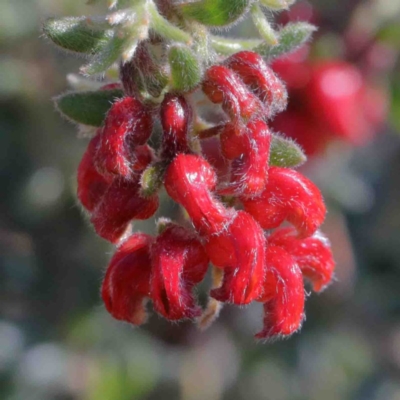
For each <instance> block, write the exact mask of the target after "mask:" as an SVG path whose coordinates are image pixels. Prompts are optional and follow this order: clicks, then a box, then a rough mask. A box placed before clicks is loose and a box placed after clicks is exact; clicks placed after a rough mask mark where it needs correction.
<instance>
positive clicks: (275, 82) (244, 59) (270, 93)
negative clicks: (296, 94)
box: [225, 51, 287, 117]
mask: <svg viewBox="0 0 400 400" xmlns="http://www.w3.org/2000/svg"><path fill="white" fill-rule="evenodd" d="M225 65H226V66H227V67H228V68H230V69H231V70H233V71H235V72H236V73H237V74H238V75H239V76H240V78H241V79H242V80H243V82H244V83H245V84H246V85H248V86H249V87H250V88H251V89H252V90H253V92H254V93H255V94H256V95H257V96H258V97H259V98H260V100H261V101H262V102H263V103H264V105H265V109H266V110H267V115H266V116H267V117H271V116H273V115H274V114H275V113H277V112H280V111H283V110H284V109H285V108H286V105H287V92H286V88H285V85H284V84H283V82H282V81H281V80H280V79H279V78H278V77H277V76H276V74H275V73H274V71H273V70H272V69H271V68H270V67H269V66H268V65H267V64H266V62H265V61H264V60H263V58H262V57H261V56H260V55H259V54H257V53H254V52H252V51H241V52H239V53H236V54H234V55H233V56H231V57H229V58H228V59H227V60H226V61H225Z"/></svg>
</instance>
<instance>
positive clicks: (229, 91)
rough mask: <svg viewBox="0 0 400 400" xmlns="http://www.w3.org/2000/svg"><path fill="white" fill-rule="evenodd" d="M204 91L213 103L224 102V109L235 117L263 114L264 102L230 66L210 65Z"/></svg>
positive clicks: (246, 117) (235, 118) (206, 74)
mask: <svg viewBox="0 0 400 400" xmlns="http://www.w3.org/2000/svg"><path fill="white" fill-rule="evenodd" d="M203 91H204V93H205V94H206V95H207V96H208V98H209V99H210V100H211V101H212V102H213V103H217V104H219V103H222V108H223V109H224V111H225V112H226V113H227V114H228V115H229V116H230V117H231V118H232V119H233V120H237V118H238V117H242V118H245V119H248V118H251V117H252V116H254V114H261V115H263V114H264V112H265V110H264V107H263V105H262V103H261V102H260V101H259V100H258V99H257V97H255V96H254V95H253V94H252V93H251V92H250V91H249V90H248V89H247V88H246V86H245V85H244V83H243V82H242V81H241V79H240V78H239V77H238V76H237V75H236V74H235V73H234V72H233V71H232V70H230V69H229V68H227V67H225V66H222V65H214V66H212V67H210V68H209V69H208V70H207V71H206V73H205V77H204V81H203Z"/></svg>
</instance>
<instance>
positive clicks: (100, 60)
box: [81, 33, 129, 75]
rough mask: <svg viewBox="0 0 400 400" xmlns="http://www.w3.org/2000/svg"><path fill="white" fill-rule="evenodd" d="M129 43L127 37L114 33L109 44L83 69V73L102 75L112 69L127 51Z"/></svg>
mask: <svg viewBox="0 0 400 400" xmlns="http://www.w3.org/2000/svg"><path fill="white" fill-rule="evenodd" d="M128 43H129V37H128V36H127V35H122V36H121V35H119V34H118V33H114V35H113V37H112V38H111V39H109V40H108V42H107V44H106V45H105V46H103V48H102V49H101V50H100V51H99V52H98V53H97V54H96V55H95V56H94V57H93V58H92V59H91V61H90V62H89V63H88V64H86V65H85V66H83V67H82V68H81V72H82V73H83V74H85V75H94V74H100V73H102V72H104V71H106V70H107V69H108V68H110V67H111V66H112V65H113V64H114V63H115V62H117V61H118V59H119V58H120V57H121V55H122V53H123V52H124V51H125V50H126V47H127V44H128Z"/></svg>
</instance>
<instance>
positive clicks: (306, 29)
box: [253, 22, 316, 59]
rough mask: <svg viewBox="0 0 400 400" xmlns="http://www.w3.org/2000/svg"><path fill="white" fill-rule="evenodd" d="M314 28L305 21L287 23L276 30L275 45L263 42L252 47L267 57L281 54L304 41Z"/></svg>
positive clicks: (294, 48)
mask: <svg viewBox="0 0 400 400" xmlns="http://www.w3.org/2000/svg"><path fill="white" fill-rule="evenodd" d="M315 30H316V27H315V26H314V25H311V24H308V23H307V22H294V23H291V24H287V25H285V26H284V27H283V28H282V29H281V30H280V31H279V32H278V41H279V43H278V44H277V45H276V46H269V45H268V44H266V43H263V44H261V45H259V46H257V47H256V48H254V49H253V51H255V52H256V53H259V54H261V55H262V56H263V57H266V58H267V59H273V58H276V57H279V56H281V55H283V54H287V53H291V52H293V51H294V50H296V49H297V48H299V47H300V46H302V45H303V44H304V43H306V42H307V41H308V40H309V39H310V38H311V35H312V33H313V32H314V31H315Z"/></svg>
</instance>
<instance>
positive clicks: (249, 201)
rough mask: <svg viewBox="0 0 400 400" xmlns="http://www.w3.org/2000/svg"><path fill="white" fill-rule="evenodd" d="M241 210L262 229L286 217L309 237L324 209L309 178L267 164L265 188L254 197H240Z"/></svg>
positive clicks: (316, 226)
mask: <svg viewBox="0 0 400 400" xmlns="http://www.w3.org/2000/svg"><path fill="white" fill-rule="evenodd" d="M241 200H242V203H243V206H244V209H245V210H246V211H247V212H248V213H250V214H251V215H252V216H253V217H254V218H255V219H256V220H257V221H258V222H259V223H260V225H261V226H262V227H263V228H264V229H273V228H277V227H278V226H279V225H280V224H281V223H282V222H283V221H285V220H287V221H289V222H290V223H291V224H293V225H294V226H295V227H296V229H297V231H298V233H299V236H300V237H307V236H311V235H312V234H313V233H314V232H315V231H316V230H317V229H318V228H319V226H320V225H321V224H322V222H323V220H324V218H325V214H326V208H325V204H324V201H323V198H322V195H321V192H320V191H319V189H318V188H317V186H315V185H314V183H312V182H311V181H310V180H309V179H307V178H306V177H304V176H303V175H302V174H300V173H299V172H297V171H294V170H292V169H288V168H280V167H271V168H270V169H269V175H268V183H267V186H266V187H265V190H264V191H263V192H262V193H261V194H260V195H259V196H257V197H254V198H241Z"/></svg>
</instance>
